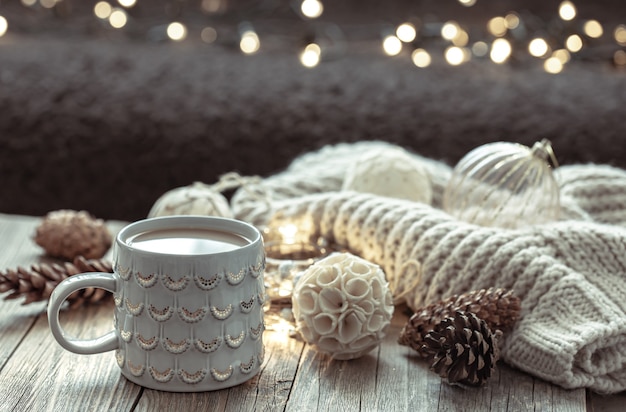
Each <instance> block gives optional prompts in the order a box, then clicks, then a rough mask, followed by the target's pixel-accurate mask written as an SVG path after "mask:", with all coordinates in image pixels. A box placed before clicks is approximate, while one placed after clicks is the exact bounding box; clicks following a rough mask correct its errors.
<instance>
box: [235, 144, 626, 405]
mask: <svg viewBox="0 0 626 412" xmlns="http://www.w3.org/2000/svg"><path fill="white" fill-rule="evenodd" d="M387 147H389V145H388V144H386V143H382V142H360V143H356V144H340V145H336V146H327V147H324V148H322V149H321V150H319V151H317V152H314V153H309V154H306V155H304V156H301V157H300V158H298V159H295V160H294V161H293V163H292V164H291V166H290V167H289V168H288V169H287V170H285V171H284V172H282V173H280V174H277V175H274V176H271V177H269V178H267V179H264V180H263V181H260V182H258V183H254V184H250V185H247V186H245V187H243V188H241V189H239V190H238V191H237V193H235V195H234V197H233V199H232V206H233V209H234V212H235V215H236V217H238V218H239V219H242V220H246V221H249V222H251V223H253V224H256V225H263V224H267V223H268V222H269V221H270V220H271V219H274V218H277V217H289V218H291V219H306V220H308V221H309V222H312V228H313V229H312V230H313V231H314V232H315V233H316V234H319V235H321V236H324V237H326V238H327V239H329V240H331V241H334V242H336V243H337V244H339V245H341V246H343V247H345V248H347V249H348V250H350V251H351V252H353V253H355V254H358V255H360V256H362V257H363V258H365V259H368V260H370V261H372V262H374V263H377V264H379V265H380V266H381V267H382V268H383V270H384V271H385V274H386V276H387V279H388V281H389V282H390V284H391V285H392V288H393V292H394V295H395V296H396V297H398V296H402V298H403V299H404V300H406V302H407V303H408V305H409V306H411V307H413V308H416V307H418V306H421V305H424V304H427V303H430V302H433V301H436V300H438V299H441V298H445V297H447V296H450V295H452V294H455V293H463V292H467V291H470V290H474V289H480V288H488V287H491V286H495V287H504V288H511V289H514V291H515V293H516V294H517V295H518V296H519V297H520V298H521V299H522V316H521V318H520V320H519V321H518V322H517V324H516V327H515V328H514V330H513V331H512V332H511V333H509V334H508V336H507V337H506V338H505V341H504V347H503V351H502V355H503V359H504V360H505V361H507V362H508V363H510V364H511V365H514V366H516V367H518V368H520V369H522V370H525V371H527V372H529V373H531V374H534V375H536V376H538V377H541V378H543V379H546V380H548V381H551V382H554V383H556V384H559V385H561V386H563V387H566V388H576V387H589V388H592V389H593V390H595V391H598V392H607V393H612V392H618V391H622V390H625V389H626V282H625V279H626V171H624V170H621V169H616V168H612V167H610V166H599V165H592V164H590V165H575V166H563V167H561V168H559V169H557V173H556V178H557V181H558V182H559V186H560V188H561V202H562V207H563V210H564V213H563V214H564V217H563V219H562V220H561V221H559V222H555V223H552V224H545V225H540V226H535V227H527V228H524V229H517V230H505V229H497V228H485V227H479V226H474V225H471V224H468V223H465V222H461V221H458V220H456V219H454V218H453V217H451V216H449V215H448V214H446V213H444V212H443V211H442V210H441V200H442V196H443V191H444V187H445V184H446V181H447V180H448V178H449V177H450V174H451V169H450V167H449V166H447V165H445V164H443V163H440V162H437V161H434V160H430V159H426V158H424V157H421V156H418V155H414V157H415V159H416V161H419V162H422V164H423V165H424V166H425V167H426V169H427V171H428V174H429V176H430V178H431V182H432V185H433V204H432V205H425V204H420V203H414V202H410V201H403V200H398V199H392V198H385V197H380V196H375V195H370V194H364V193H355V192H344V191H341V186H342V182H343V176H344V174H345V172H346V170H347V168H348V167H349V166H350V165H351V164H352V162H354V161H355V159H357V158H359V157H360V156H361V155H362V154H364V153H365V152H368V151H373V152H376V151H379V150H383V149H385V148H387ZM416 263H418V264H416ZM418 268H420V269H419V270H418Z"/></svg>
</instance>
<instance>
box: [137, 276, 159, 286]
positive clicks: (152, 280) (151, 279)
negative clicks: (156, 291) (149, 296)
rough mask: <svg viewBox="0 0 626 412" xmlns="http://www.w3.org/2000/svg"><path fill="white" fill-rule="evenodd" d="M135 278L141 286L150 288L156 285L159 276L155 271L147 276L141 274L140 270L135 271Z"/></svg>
mask: <svg viewBox="0 0 626 412" xmlns="http://www.w3.org/2000/svg"><path fill="white" fill-rule="evenodd" d="M135 280H136V281H137V283H138V284H139V285H140V286H141V287H144V288H150V287H152V286H154V285H156V283H157V281H158V280H159V277H158V276H157V274H156V273H151V274H149V275H147V276H144V275H142V274H141V272H135Z"/></svg>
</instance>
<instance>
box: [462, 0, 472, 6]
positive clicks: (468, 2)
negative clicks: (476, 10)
mask: <svg viewBox="0 0 626 412" xmlns="http://www.w3.org/2000/svg"><path fill="white" fill-rule="evenodd" d="M459 3H461V5H463V6H465V7H472V6H473V5H474V4H476V0H459Z"/></svg>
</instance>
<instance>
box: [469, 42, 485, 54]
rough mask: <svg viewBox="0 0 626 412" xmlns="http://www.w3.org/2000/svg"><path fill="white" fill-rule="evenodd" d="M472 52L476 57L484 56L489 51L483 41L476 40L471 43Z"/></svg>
mask: <svg viewBox="0 0 626 412" xmlns="http://www.w3.org/2000/svg"><path fill="white" fill-rule="evenodd" d="M472 53H474V55H475V56H478V57H483V56H486V55H487V53H489V45H488V44H487V43H485V42H484V41H477V42H476V43H474V44H473V45H472Z"/></svg>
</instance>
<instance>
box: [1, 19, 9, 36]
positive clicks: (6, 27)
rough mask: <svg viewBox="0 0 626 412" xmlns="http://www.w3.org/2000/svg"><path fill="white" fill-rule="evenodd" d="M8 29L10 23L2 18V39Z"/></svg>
mask: <svg viewBox="0 0 626 412" xmlns="http://www.w3.org/2000/svg"><path fill="white" fill-rule="evenodd" d="M8 29H9V23H8V22H7V19H5V18H4V17H3V16H0V37H2V36H4V35H5V33H6V32H7V30H8Z"/></svg>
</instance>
